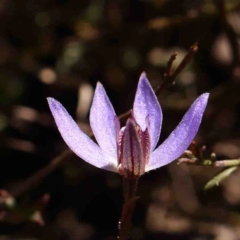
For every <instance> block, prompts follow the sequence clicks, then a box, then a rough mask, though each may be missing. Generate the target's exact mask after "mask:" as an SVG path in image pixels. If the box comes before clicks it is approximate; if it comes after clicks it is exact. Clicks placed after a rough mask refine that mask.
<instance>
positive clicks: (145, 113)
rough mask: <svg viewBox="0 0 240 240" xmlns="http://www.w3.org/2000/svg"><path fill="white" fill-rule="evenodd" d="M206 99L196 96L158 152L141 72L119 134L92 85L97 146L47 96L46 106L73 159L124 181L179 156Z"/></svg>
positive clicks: (153, 112)
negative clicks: (132, 100)
mask: <svg viewBox="0 0 240 240" xmlns="http://www.w3.org/2000/svg"><path fill="white" fill-rule="evenodd" d="M208 97H209V94H208V93H204V94H202V95H201V96H200V97H198V98H197V99H196V100H195V102H194V103H193V104H192V106H191V107H190V108H189V110H188V111H187V113H186V114H185V115H184V117H183V119H182V121H181V122H180V123H179V125H178V126H177V127H176V129H175V130H174V131H173V132H172V133H171V134H170V136H169V137H168V138H167V139H166V140H165V141H164V142H163V143H162V144H161V145H160V146H158V147H157V148H156V145H157V142H158V140H159V136H160V131H161V125H162V110H161V107H160V104H159V102H158V100H157V97H156V95H155V93H154V91H153V89H152V87H151V85H150V83H149V82H148V80H147V77H146V74H145V73H143V74H142V75H141V76H140V80H139V83H138V87H137V92H136V96H135V100H134V104H133V112H132V115H131V116H130V118H129V119H128V120H127V123H126V127H125V128H124V127H123V128H121V130H120V123H119V119H118V118H117V116H116V113H115V111H114V108H113V106H112V104H111V102H110V100H109V98H108V96H107V94H106V92H105V90H104V88H103V86H102V84H101V83H98V84H97V87H96V90H95V94H94V98H93V103H92V106H91V110H90V125H91V128H92V131H93V133H94V136H95V138H96V141H97V143H98V144H96V143H95V142H93V141H92V140H91V139H90V138H89V137H88V136H87V135H86V134H85V133H83V131H82V130H81V129H80V128H79V127H78V125H77V123H76V122H75V121H74V120H73V119H72V117H71V116H70V115H69V114H68V112H67V111H66V109H65V108H64V107H63V106H62V105H61V103H59V102H58V101H57V100H55V99H53V98H48V103H49V107H50V110H51V112H52V114H53V117H54V119H55V122H56V124H57V127H58V130H59V132H60V133H61V135H62V137H63V139H64V141H65V142H66V144H67V145H68V146H69V147H70V148H71V149H72V151H73V152H74V153H75V154H76V155H78V156H79V157H80V158H82V159H83V160H85V161H86V162H88V163H90V164H92V165H94V166H95V167H98V168H102V169H105V170H108V171H113V172H119V173H121V174H124V176H125V177H139V176H140V175H142V174H144V172H145V171H150V170H152V169H156V168H159V167H161V166H164V165H166V164H169V163H171V162H172V161H173V160H175V159H177V158H178V157H180V156H181V155H182V153H183V152H184V151H185V150H186V149H187V148H188V146H189V145H190V143H191V142H192V140H193V139H194V137H195V135H196V133H197V131H198V129H199V126H200V123H201V120H202V116H203V113H204V110H205V108H206V105H207V101H208ZM155 148H156V149H155Z"/></svg>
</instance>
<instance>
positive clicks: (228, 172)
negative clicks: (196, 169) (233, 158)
mask: <svg viewBox="0 0 240 240" xmlns="http://www.w3.org/2000/svg"><path fill="white" fill-rule="evenodd" d="M237 168H238V167H237V166H234V167H230V168H227V169H224V170H223V171H221V172H220V173H218V174H217V175H216V176H215V177H213V178H212V179H211V180H210V181H208V182H207V184H206V185H205V186H204V190H209V189H211V188H213V187H215V186H218V185H219V184H220V183H221V182H222V181H223V180H224V179H226V178H227V177H229V176H230V175H231V174H232V173H233V172H234V171H235V170H237Z"/></svg>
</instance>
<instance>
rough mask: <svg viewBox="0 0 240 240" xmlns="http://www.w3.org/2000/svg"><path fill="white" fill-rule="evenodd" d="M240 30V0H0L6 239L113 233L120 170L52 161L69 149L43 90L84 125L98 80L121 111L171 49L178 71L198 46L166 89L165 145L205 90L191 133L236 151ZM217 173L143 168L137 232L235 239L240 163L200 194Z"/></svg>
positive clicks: (1, 214)
mask: <svg viewBox="0 0 240 240" xmlns="http://www.w3.org/2000/svg"><path fill="white" fill-rule="evenodd" d="M239 36H240V3H239V1H238V0H231V1H225V2H224V1H221V0H219V1H218V0H216V1H210V0H205V1H200V0H131V1H128V0H91V1H84V0H26V1H14V0H0V134H1V138H0V159H1V165H0V187H1V189H4V190H6V191H8V192H5V191H3V190H2V191H1V192H0V196H1V198H0V203H2V205H4V206H2V207H1V211H0V220H1V222H0V239H1V240H4V239H46V240H47V239H51V240H55V239H56V240H64V239H69V240H77V239H80V240H88V239H89V240H91V239H105V240H111V239H116V236H117V225H118V220H119V218H120V214H121V208H122V203H123V197H122V190H121V177H120V176H119V175H117V174H114V173H111V172H107V171H104V170H101V169H97V168H94V167H93V166H91V165H89V164H87V163H85V162H84V161H83V160H81V159H79V158H78V157H77V156H75V155H73V154H67V156H66V157H65V158H64V160H60V161H61V164H59V163H58V164H57V167H55V168H54V167H53V168H51V166H50V165H49V164H50V163H51V161H52V159H54V158H55V157H56V156H58V155H59V154H61V153H62V152H64V151H66V149H67V146H66V144H65V143H64V142H63V140H62V139H61V137H60V134H59V132H58V131H57V128H56V126H55V123H54V121H53V118H52V116H51V114H50V111H49V108H48V106H47V101H46V97H48V96H51V97H54V98H56V99H58V100H59V101H60V102H61V103H62V104H63V105H64V106H65V107H66V108H67V109H68V111H69V113H70V114H71V115H72V116H74V117H75V119H76V120H77V121H78V122H79V124H80V126H81V128H82V129H83V130H84V131H85V132H86V133H89V132H90V127H89V124H88V115H89V108H90V106H91V101H92V97H93V93H94V88H95V85H96V82H97V81H100V82H102V83H103V85H104V87H105V89H106V91H107V93H108V96H109V98H110V99H111V101H112V103H113V106H114V107H115V110H116V112H117V114H121V113H123V112H125V111H127V110H128V109H129V108H131V106H132V103H133V99H134V94H135V90H136V85H137V82H138V78H139V76H140V74H141V72H142V71H146V73H147V76H148V79H149V81H150V82H151V84H152V86H153V87H157V86H158V85H159V84H161V82H162V79H163V73H164V69H165V67H166V64H167V61H168V60H169V58H170V57H171V55H172V54H173V53H174V52H175V51H177V52H178V57H177V60H176V61H175V62H174V68H176V66H177V65H178V64H179V63H180V61H181V60H182V58H183V57H184V56H185V54H186V53H187V51H188V49H189V47H190V46H191V45H192V44H193V43H195V42H198V44H199V51H198V53H197V54H196V55H195V57H194V58H193V60H192V61H191V63H190V64H188V66H187V67H186V68H185V69H184V70H183V71H182V72H181V74H179V75H178V77H177V79H176V84H175V85H174V86H170V87H167V88H166V89H164V91H162V92H161V94H160V96H159V101H160V104H161V106H162V109H163V113H164V120H163V128H162V134H161V138H160V142H161V141H163V140H164V139H165V138H166V137H167V136H168V134H169V133H170V132H171V131H172V130H173V129H174V127H175V126H176V125H177V124H178V122H179V121H180V120H181V118H182V116H183V114H184V112H185V111H186V110H187V109H188V107H189V106H190V105H191V103H192V102H193V101H194V99H195V98H197V96H199V94H201V93H203V92H210V93H211V98H210V101H209V104H208V107H207V110H206V112H205V115H204V118H203V122H202V125H201V128H200V131H199V133H198V135H197V137H196V140H197V142H198V143H199V144H200V145H206V146H207V148H206V155H209V153H211V152H212V151H214V152H215V153H216V154H217V156H218V159H224V158H227V159H232V158H238V157H239V156H240V111H239V107H240V62H239V60H240V58H239V54H240V41H239ZM49 166H50V167H49ZM41 169H44V170H43V171H44V173H42V172H40V173H39V172H38V171H39V170H41ZM49 169H50V170H49ZM53 169H54V170H53ZM219 171H220V169H216V168H211V167H200V166H186V165H183V164H181V165H177V164H176V162H173V163H172V164H170V165H169V166H166V167H163V168H161V169H158V170H155V171H152V172H150V173H147V174H145V175H144V176H142V177H141V179H140V182H139V187H138V195H139V196H141V198H140V199H139V200H138V202H137V207H136V211H135V213H134V217H133V227H132V232H131V239H165V240H172V239H184V240H237V239H240V171H239V170H237V171H235V172H234V173H233V174H232V175H231V176H230V177H228V178H227V179H226V180H225V181H224V182H223V183H222V184H221V185H220V186H219V187H215V188H213V189H211V190H209V191H207V192H204V191H203V187H204V185H205V184H206V182H207V181H208V180H210V179H211V178H212V177H213V176H214V175H215V174H216V173H217V172H219ZM36 173H37V174H38V175H37V177H38V179H37V181H35V180H36V178H37V177H36ZM32 176H34V177H33V178H32ZM33 179H35V180H33ZM29 182H30V184H29ZM33 182H34V184H32V183H33ZM6 206H7V207H6ZM44 222H45V224H44Z"/></svg>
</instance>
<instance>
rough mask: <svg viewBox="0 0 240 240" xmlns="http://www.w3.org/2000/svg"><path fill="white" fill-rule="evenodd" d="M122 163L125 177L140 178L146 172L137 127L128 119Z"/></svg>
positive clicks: (122, 144) (122, 145)
mask: <svg viewBox="0 0 240 240" xmlns="http://www.w3.org/2000/svg"><path fill="white" fill-rule="evenodd" d="M121 147H122V149H121V154H120V163H121V169H122V170H123V173H124V175H125V177H132V176H140V175H142V174H143V173H144V172H145V161H144V157H143V151H142V146H141V143H140V138H139V135H138V132H137V125H136V123H135V122H134V121H133V120H132V119H128V121H127V124H126V128H125V129H124V132H123V137H122V142H121Z"/></svg>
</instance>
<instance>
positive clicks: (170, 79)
mask: <svg viewBox="0 0 240 240" xmlns="http://www.w3.org/2000/svg"><path fill="white" fill-rule="evenodd" d="M197 51H198V43H194V44H193V45H192V46H191V47H190V49H189V51H188V53H187V55H186V56H185V57H184V58H183V60H182V61H181V63H180V64H179V65H178V67H177V68H176V70H175V71H174V72H172V64H173V61H174V60H175V59H176V57H177V53H176V52H175V53H174V54H173V55H172V56H171V58H170V60H169V61H168V64H167V67H166V71H165V73H164V78H163V82H162V84H161V85H160V86H159V87H158V88H157V89H156V91H155V92H156V95H159V94H160V92H162V90H163V89H164V88H165V87H166V86H167V85H170V84H173V83H174V80H175V79H176V77H177V76H178V75H179V74H180V73H181V72H182V70H183V69H184V68H185V67H186V66H187V65H188V64H189V63H190V62H191V61H192V59H193V56H194V55H195V53H196V52H197Z"/></svg>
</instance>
